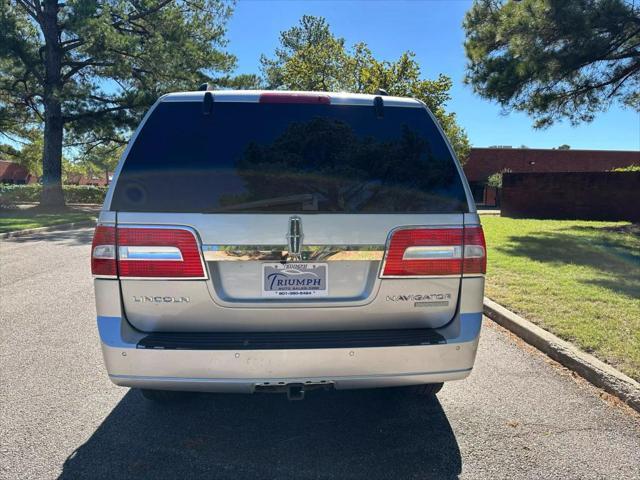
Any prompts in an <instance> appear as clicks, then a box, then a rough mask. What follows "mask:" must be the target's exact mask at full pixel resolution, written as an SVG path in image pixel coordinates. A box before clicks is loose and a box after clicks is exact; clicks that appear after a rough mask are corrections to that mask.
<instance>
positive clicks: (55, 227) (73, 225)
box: [0, 220, 96, 240]
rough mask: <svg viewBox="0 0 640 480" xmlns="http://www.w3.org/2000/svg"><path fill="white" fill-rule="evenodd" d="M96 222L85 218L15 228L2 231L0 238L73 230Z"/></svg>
mask: <svg viewBox="0 0 640 480" xmlns="http://www.w3.org/2000/svg"><path fill="white" fill-rule="evenodd" d="M95 224H96V221H95V220H83V221H82V222H72V223H60V224H57V225H49V226H48V227H38V228H27V229H26V230H15V231H13V232H5V233H0V239H1V240H4V239H7V238H16V237H25V236H27V235H33V234H34V233H46V232H53V231H55V230H71V229H72V228H81V227H90V226H93V225H95Z"/></svg>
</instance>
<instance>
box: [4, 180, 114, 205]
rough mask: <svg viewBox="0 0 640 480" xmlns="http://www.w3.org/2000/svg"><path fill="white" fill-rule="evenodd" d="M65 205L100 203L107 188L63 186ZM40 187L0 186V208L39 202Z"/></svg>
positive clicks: (32, 185)
mask: <svg viewBox="0 0 640 480" xmlns="http://www.w3.org/2000/svg"><path fill="white" fill-rule="evenodd" d="M62 190H63V193H64V199H65V201H66V202H67V203H102V202H104V197H105V195H106V194H107V187H93V186H89V185H64V186H63V187H62ZM41 194H42V185H39V184H30V185H0V206H3V207H7V206H14V205H16V204H20V203H32V202H37V201H39V200H40V195H41Z"/></svg>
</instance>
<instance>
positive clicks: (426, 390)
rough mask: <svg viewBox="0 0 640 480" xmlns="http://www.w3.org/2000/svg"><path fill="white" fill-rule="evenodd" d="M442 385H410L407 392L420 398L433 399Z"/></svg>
mask: <svg viewBox="0 0 640 480" xmlns="http://www.w3.org/2000/svg"><path fill="white" fill-rule="evenodd" d="M443 386H444V383H425V384H423V385H411V386H410V387H407V391H409V392H410V393H412V394H414V395H419V396H421V397H435V396H436V394H437V393H438V392H439V391H440V390H442V387H443Z"/></svg>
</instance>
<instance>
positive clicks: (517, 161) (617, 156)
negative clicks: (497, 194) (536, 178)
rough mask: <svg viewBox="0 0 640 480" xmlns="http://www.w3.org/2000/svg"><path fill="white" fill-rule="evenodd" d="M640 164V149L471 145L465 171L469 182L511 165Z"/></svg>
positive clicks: (580, 167) (531, 168)
mask: <svg viewBox="0 0 640 480" xmlns="http://www.w3.org/2000/svg"><path fill="white" fill-rule="evenodd" d="M629 165H640V151H636V152H634V151H615V150H547V149H540V148H472V149H471V152H470V154H469V158H468V160H467V163H466V164H465V166H464V172H465V174H466V175H467V179H468V180H469V181H470V182H483V181H485V180H486V179H487V178H488V177H489V176H490V175H492V174H494V173H496V172H500V171H502V170H504V169H509V170H511V171H512V172H514V173H524V172H604V171H608V170H612V169H614V168H618V167H627V166H629Z"/></svg>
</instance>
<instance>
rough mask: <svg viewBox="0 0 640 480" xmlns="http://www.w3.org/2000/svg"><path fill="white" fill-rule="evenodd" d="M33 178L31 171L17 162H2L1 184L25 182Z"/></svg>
mask: <svg viewBox="0 0 640 480" xmlns="http://www.w3.org/2000/svg"><path fill="white" fill-rule="evenodd" d="M30 178H31V174H30V173H29V170H27V169H26V168H24V167H23V166H22V165H20V164H18V163H15V162H8V161H6V160H0V182H7V181H12V182H25V183H28V182H29V180H30Z"/></svg>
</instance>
